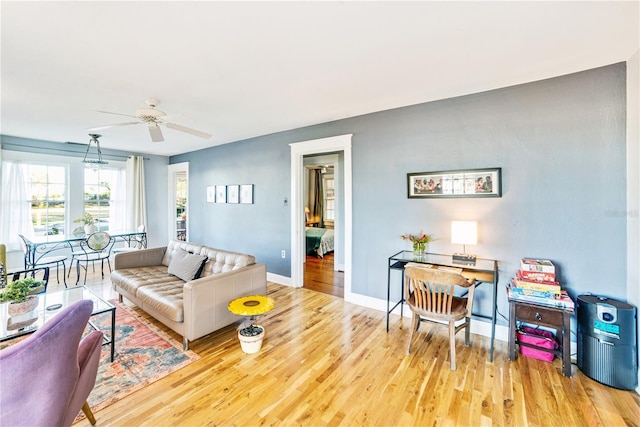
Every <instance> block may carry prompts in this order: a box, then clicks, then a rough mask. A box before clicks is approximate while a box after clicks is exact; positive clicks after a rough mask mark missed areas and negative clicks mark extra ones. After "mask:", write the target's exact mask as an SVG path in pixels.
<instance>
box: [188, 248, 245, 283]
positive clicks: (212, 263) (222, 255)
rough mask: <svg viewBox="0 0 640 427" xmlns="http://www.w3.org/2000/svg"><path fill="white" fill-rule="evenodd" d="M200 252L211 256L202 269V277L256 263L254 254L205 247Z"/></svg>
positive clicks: (208, 256)
mask: <svg viewBox="0 0 640 427" xmlns="http://www.w3.org/2000/svg"><path fill="white" fill-rule="evenodd" d="M200 254H201V255H206V256H207V258H209V260H208V261H207V262H206V264H205V265H204V269H203V270H202V277H206V276H210V275H212V274H220V273H225V272H227V271H232V270H238V269H239V268H243V267H246V266H248V265H252V264H255V263H256V259H255V257H253V256H252V255H247V254H241V253H237V252H229V251H223V250H220V249H213V248H207V247H203V248H202V250H201V251H200Z"/></svg>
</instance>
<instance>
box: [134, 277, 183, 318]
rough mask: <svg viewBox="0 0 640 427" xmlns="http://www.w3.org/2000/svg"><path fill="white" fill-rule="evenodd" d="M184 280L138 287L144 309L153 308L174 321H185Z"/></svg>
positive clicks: (139, 298)
mask: <svg viewBox="0 0 640 427" xmlns="http://www.w3.org/2000/svg"><path fill="white" fill-rule="evenodd" d="M183 288H184V282H180V283H157V284H153V285H148V286H142V287H141V288H139V289H138V300H139V301H140V304H142V309H143V310H148V309H149V308H152V309H153V310H155V311H156V312H158V313H161V314H162V315H164V316H165V317H167V318H168V319H170V320H172V321H174V322H184V305H183V295H184V292H183Z"/></svg>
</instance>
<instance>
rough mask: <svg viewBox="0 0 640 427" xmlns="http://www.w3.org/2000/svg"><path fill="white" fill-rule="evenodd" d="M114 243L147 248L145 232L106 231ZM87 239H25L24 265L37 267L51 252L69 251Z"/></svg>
mask: <svg viewBox="0 0 640 427" xmlns="http://www.w3.org/2000/svg"><path fill="white" fill-rule="evenodd" d="M107 233H109V235H110V236H111V237H113V238H114V239H115V241H116V242H124V243H125V244H126V245H127V246H130V245H131V243H132V242H133V243H135V244H137V245H141V246H142V247H144V248H146V247H147V232H146V231H138V230H135V231H107ZM87 237H88V235H87V234H85V233H75V234H49V235H46V236H34V237H25V243H26V250H25V254H24V265H25V268H28V266H29V265H37V264H38V261H39V260H40V259H42V258H43V257H45V256H47V255H48V254H50V253H51V252H55V251H59V250H63V249H71V250H73V248H74V247H76V246H78V245H79V244H80V242H81V241H83V240H85V239H86V238H87Z"/></svg>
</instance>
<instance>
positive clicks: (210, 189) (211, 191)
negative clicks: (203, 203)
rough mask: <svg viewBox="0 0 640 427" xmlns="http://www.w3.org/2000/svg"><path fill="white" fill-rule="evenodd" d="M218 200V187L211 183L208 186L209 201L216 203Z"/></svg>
mask: <svg viewBox="0 0 640 427" xmlns="http://www.w3.org/2000/svg"><path fill="white" fill-rule="evenodd" d="M215 201H216V187H215V186H213V185H210V186H208V187H207V203H215Z"/></svg>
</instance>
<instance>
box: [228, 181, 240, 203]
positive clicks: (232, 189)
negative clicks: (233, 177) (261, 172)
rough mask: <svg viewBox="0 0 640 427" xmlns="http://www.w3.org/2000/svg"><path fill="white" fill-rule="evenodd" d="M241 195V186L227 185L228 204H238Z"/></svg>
mask: <svg viewBox="0 0 640 427" xmlns="http://www.w3.org/2000/svg"><path fill="white" fill-rule="evenodd" d="M239 195H240V186H239V185H227V203H238V201H239V200H240V199H239Z"/></svg>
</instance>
